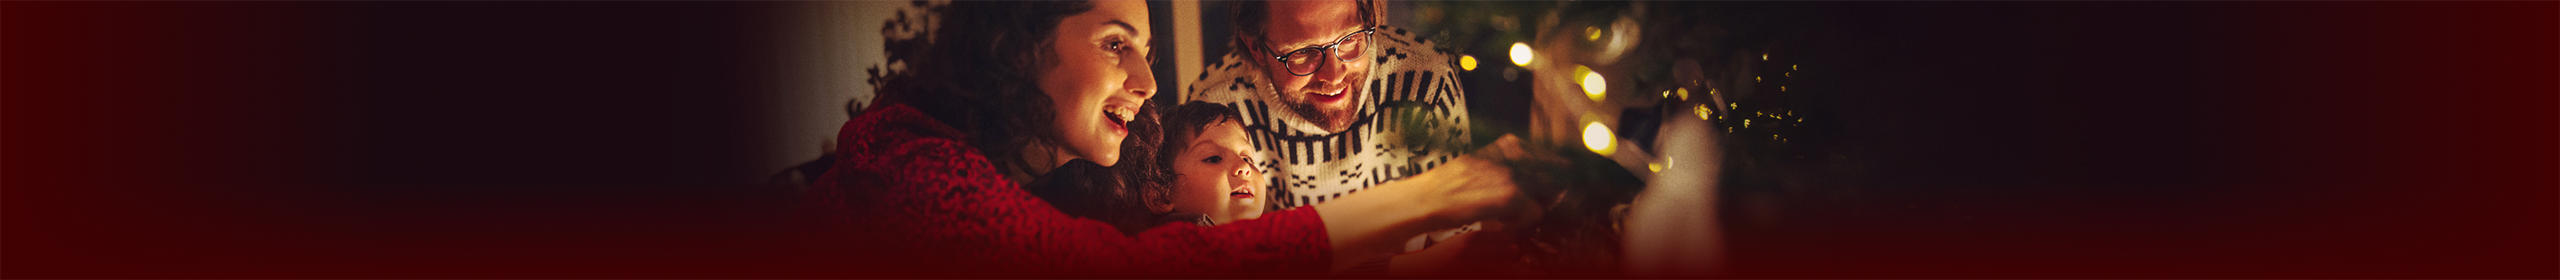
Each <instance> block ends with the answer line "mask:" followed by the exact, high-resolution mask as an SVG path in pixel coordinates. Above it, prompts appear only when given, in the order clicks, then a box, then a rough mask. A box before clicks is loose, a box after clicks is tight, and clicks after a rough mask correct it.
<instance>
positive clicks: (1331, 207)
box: [1313, 135, 1561, 272]
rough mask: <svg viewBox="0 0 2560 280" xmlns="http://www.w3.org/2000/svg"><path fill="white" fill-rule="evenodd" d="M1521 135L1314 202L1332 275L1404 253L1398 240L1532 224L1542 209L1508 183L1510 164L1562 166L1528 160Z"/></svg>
mask: <svg viewBox="0 0 2560 280" xmlns="http://www.w3.org/2000/svg"><path fill="white" fill-rule="evenodd" d="M1520 146H1521V144H1520V138H1519V137H1516V136H1510V135H1505V136H1503V137H1502V138H1501V139H1499V140H1495V141H1494V143H1493V145H1489V146H1486V147H1485V148H1483V149H1479V150H1477V152H1476V154H1473V155H1468V156H1461V157H1458V158H1455V159H1452V160H1450V161H1449V164H1446V165H1441V166H1440V167H1438V168H1434V169H1431V171H1425V172H1423V173H1422V174H1415V175H1413V176H1411V177H1406V178H1404V179H1400V180H1396V181H1392V182H1388V183H1386V184H1382V185H1379V186H1377V187H1373V188H1371V189H1370V190H1368V191H1363V192H1360V193H1358V194H1353V195H1348V196H1343V197H1342V199H1337V200H1333V201H1332V202H1326V203H1324V204H1317V205H1315V206H1313V207H1315V208H1316V214H1317V215H1320V216H1322V217H1323V219H1324V225H1325V234H1326V235H1328V236H1330V238H1331V240H1332V245H1333V248H1334V267H1335V271H1337V272H1339V271H1343V270H1347V269H1349V268H1350V267H1353V266H1357V265H1358V264H1359V262H1360V261H1362V260H1368V259H1371V258H1376V257H1384V256H1388V255H1392V254H1396V253H1402V252H1404V241H1405V240H1406V239H1409V238H1413V236H1415V235H1421V234H1423V233H1426V232H1431V231H1435V230H1441V229H1449V228H1456V227H1459V226H1463V225H1466V224H1468V223H1473V222H1477V221H1486V220H1498V221H1510V222H1513V223H1515V224H1519V223H1527V222H1529V221H1535V220H1537V218H1538V215H1539V214H1540V213H1542V212H1544V211H1542V209H1541V207H1540V206H1539V204H1538V203H1535V202H1533V201H1531V200H1530V199H1529V198H1530V197H1529V196H1526V195H1524V194H1525V193H1526V192H1522V191H1521V188H1520V186H1519V185H1518V184H1517V183H1514V180H1513V179H1512V170H1511V167H1510V166H1511V165H1512V164H1518V163H1522V162H1539V161H1547V160H1553V161H1558V162H1560V161H1561V158H1553V159H1548V158H1546V157H1539V156H1534V155H1533V154H1532V153H1531V152H1530V150H1527V149H1523V148H1521V147H1520Z"/></svg>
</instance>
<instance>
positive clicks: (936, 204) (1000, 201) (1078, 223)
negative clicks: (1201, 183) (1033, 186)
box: [809, 104, 1332, 277]
mask: <svg viewBox="0 0 2560 280" xmlns="http://www.w3.org/2000/svg"><path fill="white" fill-rule="evenodd" d="M874 107H875V108H873V109H872V110H869V111H868V112H864V113H863V114H862V115H860V116H856V117H854V118H853V119H852V120H850V121H846V122H845V125H844V129H843V130H842V132H840V133H839V134H838V135H837V137H838V140H840V142H839V143H843V144H842V145H840V146H839V150H837V151H836V153H837V156H836V159H837V162H836V164H835V165H834V167H833V168H831V170H829V171H828V172H827V173H826V174H825V175H822V176H820V177H819V178H818V180H817V183H816V184H814V185H811V186H810V188H811V189H810V193H809V194H810V197H809V198H810V201H809V202H810V204H811V205H810V206H811V207H813V208H814V209H816V210H818V211H819V212H820V213H819V214H820V215H821V216H822V218H823V219H825V220H826V222H827V223H828V224H830V225H832V226H833V228H834V229H835V232H832V233H831V234H833V235H832V236H842V237H843V238H846V239H847V241H850V242H849V243H852V244H855V246H854V247H853V248H851V249H852V250H855V251H857V252H854V253H855V254H857V255H860V256H861V257H862V260H860V261H861V262H866V263H864V264H858V265H851V266H848V267H849V268H865V269H869V270H874V271H865V272H864V273H865V274H870V275H874V276H886V277H1165V276H1171V277H1216V276H1257V277H1321V276H1323V275H1322V274H1320V273H1321V272H1322V271H1328V270H1329V265H1330V258H1331V255H1332V251H1331V245H1330V244H1329V243H1328V242H1330V241H1329V240H1328V239H1327V237H1326V234H1325V229H1324V223H1323V221H1322V220H1320V219H1319V218H1318V216H1317V215H1316V213H1315V210H1314V209H1312V208H1300V209H1292V210H1288V211H1278V212H1273V213H1269V214H1265V215H1263V216H1262V218H1260V219H1254V220H1246V221H1238V222H1234V223H1227V224H1224V225H1220V226H1215V227H1202V226H1198V225H1192V224H1179V223H1177V224H1166V225H1163V226H1158V227H1155V228H1152V229H1148V230H1146V231H1145V232H1141V233H1139V234H1137V235H1135V236H1131V235H1126V234H1123V233H1122V232H1121V231H1120V230H1118V229H1115V228H1114V227H1112V226H1111V225H1109V224H1105V223H1102V222H1098V221H1094V220H1089V219H1080V218H1074V217H1070V216H1068V215H1066V214H1063V213H1060V212H1059V211H1058V210H1057V209H1056V208H1054V207H1051V206H1050V205H1049V203H1047V202H1045V201H1042V200H1040V199H1039V198H1038V197H1035V196H1033V195H1032V194H1031V193H1030V192H1026V191H1023V190H1022V188H1020V187H1019V186H1018V185H1016V184H1015V183H1014V182H1013V181H1011V180H1007V179H1005V178H1004V175H1003V174H999V173H998V172H997V171H996V170H997V169H996V168H995V166H994V165H993V164H991V163H990V162H989V161H988V160H987V159H986V157H985V156H984V155H982V154H980V153H978V152H977V150H976V149H973V148H970V147H968V146H967V144H966V143H967V142H966V141H965V140H966V139H965V138H964V137H966V136H965V135H961V134H960V132H959V130H957V129H953V128H952V127H950V126H947V125H944V124H942V123H941V122H938V121H935V120H934V119H932V118H930V117H927V116H926V115H924V114H922V113H920V112H918V111H917V110H916V109H915V108H912V107H907V106H904V105H899V104H879V105H876V106H874ZM1311 272H1312V273H1317V274H1309V273H1311Z"/></svg>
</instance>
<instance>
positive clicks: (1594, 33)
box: [1582, 26, 1600, 41]
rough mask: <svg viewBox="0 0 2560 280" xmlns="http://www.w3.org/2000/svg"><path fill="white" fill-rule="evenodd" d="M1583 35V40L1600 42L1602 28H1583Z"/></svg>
mask: <svg viewBox="0 0 2560 280" xmlns="http://www.w3.org/2000/svg"><path fill="white" fill-rule="evenodd" d="M1582 34H1583V35H1582V39H1583V40H1592V41H1599V40H1600V27H1599V26H1592V27H1583V28H1582Z"/></svg>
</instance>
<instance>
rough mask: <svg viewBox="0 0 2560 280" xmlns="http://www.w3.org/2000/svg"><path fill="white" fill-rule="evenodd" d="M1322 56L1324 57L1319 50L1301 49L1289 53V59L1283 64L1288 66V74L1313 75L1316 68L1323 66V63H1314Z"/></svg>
mask: <svg viewBox="0 0 2560 280" xmlns="http://www.w3.org/2000/svg"><path fill="white" fill-rule="evenodd" d="M1322 55H1324V52H1321V51H1319V50H1315V49H1302V50H1298V51H1294V52H1289V56H1288V57H1289V58H1288V60H1287V61H1284V62H1285V63H1287V64H1288V65H1289V73H1290V74H1298V75H1306V74H1309V73H1315V72H1316V67H1318V66H1323V65H1324V64H1323V63H1316V60H1318V58H1317V56H1322Z"/></svg>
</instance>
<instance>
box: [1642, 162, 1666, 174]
mask: <svg viewBox="0 0 2560 280" xmlns="http://www.w3.org/2000/svg"><path fill="white" fill-rule="evenodd" d="M1644 168H1645V169H1652V170H1653V172H1662V164H1660V163H1647V164H1644Z"/></svg>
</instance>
